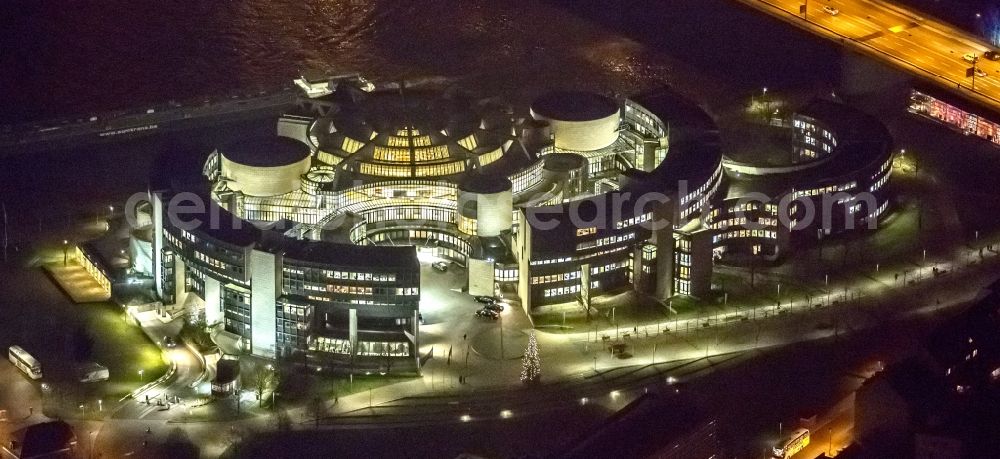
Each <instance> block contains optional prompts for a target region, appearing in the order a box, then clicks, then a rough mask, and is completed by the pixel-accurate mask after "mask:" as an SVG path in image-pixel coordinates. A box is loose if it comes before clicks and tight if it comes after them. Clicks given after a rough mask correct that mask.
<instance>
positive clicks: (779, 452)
mask: <svg viewBox="0 0 1000 459" xmlns="http://www.w3.org/2000/svg"><path fill="white" fill-rule="evenodd" d="M806 446H809V429H796V430H795V431H794V432H792V433H791V434H789V435H788V436H787V437H785V438H784V439H783V440H781V442H780V443H778V444H777V445H776V446H775V447H774V448H773V449H774V451H773V453H774V457H780V458H781V459H788V458H790V457H792V456H794V455H795V453H798V452H799V451H802V449H803V448H805V447H806Z"/></svg>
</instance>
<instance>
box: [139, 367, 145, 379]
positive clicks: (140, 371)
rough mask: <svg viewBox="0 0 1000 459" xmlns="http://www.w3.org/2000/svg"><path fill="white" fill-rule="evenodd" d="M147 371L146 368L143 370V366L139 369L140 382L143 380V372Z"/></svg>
mask: <svg viewBox="0 0 1000 459" xmlns="http://www.w3.org/2000/svg"><path fill="white" fill-rule="evenodd" d="M145 371H146V370H143V369H141V368H140V369H139V382H142V374H143V373H144V372H145Z"/></svg>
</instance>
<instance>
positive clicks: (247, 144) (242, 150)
mask: <svg viewBox="0 0 1000 459" xmlns="http://www.w3.org/2000/svg"><path fill="white" fill-rule="evenodd" d="M219 151H220V152H221V153H222V156H224V157H226V159H228V160H230V161H232V162H234V163H239V164H242V165H244V166H253V167H279V166H287V165H289V164H294V163H297V162H299V161H302V160H303V159H305V158H307V157H309V147H308V146H306V145H305V144H303V143H302V142H299V141H296V140H292V139H289V138H287V137H278V136H270V137H259V138H249V139H245V140H241V141H239V142H236V143H233V144H230V145H228V146H226V147H223V148H220V149H219Z"/></svg>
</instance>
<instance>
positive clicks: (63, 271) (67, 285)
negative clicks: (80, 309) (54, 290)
mask: <svg viewBox="0 0 1000 459" xmlns="http://www.w3.org/2000/svg"><path fill="white" fill-rule="evenodd" d="M42 267H43V269H45V272H46V273H48V274H49V277H51V278H52V280H53V281H55V283H56V284H57V285H59V288H61V289H62V291H63V292H65V293H66V295H68V296H69V297H70V299H71V300H73V302H74V303H77V304H82V303H97V302H101V301H108V300H110V299H111V292H110V291H108V290H107V289H105V288H104V287H103V286H102V285H101V284H100V283H99V282H97V279H95V278H94V276H92V275H91V274H90V273H89V272H88V271H87V270H86V268H84V267H83V265H81V264H80V263H79V262H77V261H76V259H75V258H74V259H69V260H67V261H66V263H65V264H63V263H46V264H44V265H43V266H42Z"/></svg>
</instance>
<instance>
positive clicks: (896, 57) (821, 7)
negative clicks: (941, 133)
mask: <svg viewBox="0 0 1000 459" xmlns="http://www.w3.org/2000/svg"><path fill="white" fill-rule="evenodd" d="M739 1H740V2H742V3H743V4H745V5H748V6H751V7H753V8H756V9H758V10H761V11H763V12H765V13H768V14H771V15H773V16H775V17H778V18H780V19H783V20H785V21H787V22H789V23H791V24H793V25H795V26H797V27H801V28H803V29H806V30H809V31H811V32H814V33H816V34H818V35H821V36H824V37H826V38H830V39H833V40H837V41H839V42H841V43H842V44H844V45H845V46H851V47H853V48H854V49H858V50H861V51H863V52H866V53H867V54H869V55H871V56H874V57H875V58H877V59H879V60H881V61H883V62H886V63H889V64H891V65H894V66H896V67H900V68H903V69H904V70H907V71H909V72H910V73H913V74H915V75H917V76H920V77H923V78H927V79H929V80H931V81H933V82H935V83H937V84H939V85H941V86H943V87H945V88H948V89H951V90H955V91H960V92H961V94H963V95H964V96H965V97H968V98H971V99H975V100H978V101H979V102H983V103H986V104H988V105H989V106H991V107H994V108H1000V62H997V61H991V60H989V59H986V58H984V55H985V54H986V53H987V52H989V51H995V49H994V48H993V47H992V46H990V45H989V44H987V43H986V42H984V41H983V40H982V39H980V38H979V37H977V36H975V35H973V34H971V33H968V32H966V31H963V30H961V29H958V28H957V27H955V26H952V25H950V24H947V23H945V22H943V21H940V20H937V19H935V18H932V17H927V16H925V15H923V14H922V13H921V12H919V11H915V10H908V9H906V8H904V7H901V6H898V5H894V4H890V3H888V2H883V1H879V0H812V1H809V0H804V1H803V0H739ZM803 6H805V11H804V12H803V13H800V8H801V7H803ZM967 54H968V55H974V56H976V57H978V62H977V64H976V65H977V68H979V69H981V70H982V72H983V73H981V74H980V75H981V76H977V77H976V78H975V82H974V83H975V89H973V78H972V77H971V76H967V71H968V70H969V69H970V68H972V63H971V62H969V61H968V60H967V59H966V58H964V56H966V55H967ZM998 57H1000V56H998Z"/></svg>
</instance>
